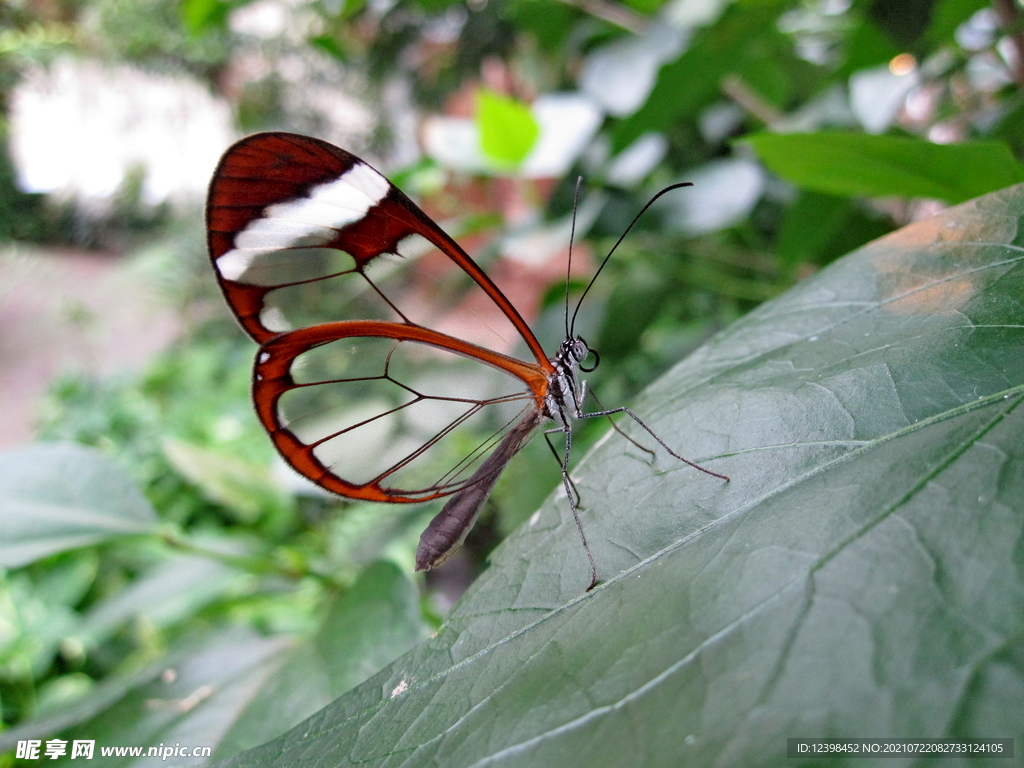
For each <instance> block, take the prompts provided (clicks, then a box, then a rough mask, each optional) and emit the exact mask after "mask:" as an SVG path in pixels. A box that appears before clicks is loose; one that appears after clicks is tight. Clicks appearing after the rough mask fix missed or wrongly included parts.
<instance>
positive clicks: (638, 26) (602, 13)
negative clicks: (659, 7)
mask: <svg viewBox="0 0 1024 768" xmlns="http://www.w3.org/2000/svg"><path fill="white" fill-rule="evenodd" d="M562 2H563V3H565V4H566V5H572V6H575V7H576V8H579V9H580V10H581V11H583V12H584V13H589V14H590V15H591V16H595V17H597V18H599V19H603V20H604V21H607V22H608V23H609V24H614V25H615V26H617V27H621V28H622V29H624V30H626V31H627V32H632V33H634V34H636V35H639V34H640V33H641V32H643V31H644V30H645V29H647V27H648V26H649V24H650V22H649V21H648V19H647V17H646V16H642V15H641V14H639V13H637V12H636V11H632V10H630V9H629V8H626V7H625V6H622V5H619V4H618V3H613V2H608V0H562Z"/></svg>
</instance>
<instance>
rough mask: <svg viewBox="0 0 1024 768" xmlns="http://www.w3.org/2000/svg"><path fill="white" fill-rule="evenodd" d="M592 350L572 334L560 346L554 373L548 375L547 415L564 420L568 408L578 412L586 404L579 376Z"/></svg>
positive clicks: (545, 401) (555, 358) (554, 358)
mask: <svg viewBox="0 0 1024 768" xmlns="http://www.w3.org/2000/svg"><path fill="white" fill-rule="evenodd" d="M589 354H590V347H588V346H587V342H585V341H584V340H583V339H582V338H580V337H579V336H577V337H576V338H575V339H572V338H569V339H566V340H565V341H563V342H562V343H561V344H560V345H559V346H558V352H556V353H555V356H554V357H553V358H551V365H552V367H554V369H555V370H554V373H552V374H551V376H550V377H549V379H548V393H547V396H546V397H545V398H544V411H545V415H546V416H548V417H549V418H551V419H554V420H555V421H556V422H560V423H561V422H564V420H565V419H564V414H565V411H566V410H568V411H570V412H572V413H577V412H578V411H579V408H580V407H582V405H583V402H582V400H583V383H582V382H581V381H580V378H579V368H580V363H581V362H582V361H583V360H585V359H586V357H587V355H589Z"/></svg>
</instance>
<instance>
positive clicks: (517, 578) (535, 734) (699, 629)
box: [224, 185, 1024, 768]
mask: <svg viewBox="0 0 1024 768" xmlns="http://www.w3.org/2000/svg"><path fill="white" fill-rule="evenodd" d="M1022 223H1024V185H1022V186H1018V187H1014V188H1011V189H1009V190H1005V191H1003V192H1000V193H996V194H993V195H990V196H988V197H986V198H982V199H980V200H978V201H974V202H972V203H970V204H966V205H963V206H961V207H959V208H955V209H952V210H949V211H947V212H946V213H944V214H943V215H941V216H939V217H937V218H934V219H930V220H927V221H922V222H919V223H916V224H914V225H911V226H909V227H906V228H905V229H903V230H900V231H899V232H896V233H893V234H892V235H889V236H887V237H885V238H883V239H881V240H877V241H875V242H873V243H870V244H868V245H867V246H865V247H863V248H861V249H859V250H858V251H856V252H854V253H852V254H850V255H849V256H847V257H846V258H844V259H842V260H840V261H839V262H836V263H835V264H834V265H832V266H831V267H829V268H828V269H826V270H823V271H822V272H821V273H819V274H818V275H817V276H816V277H814V278H812V279H810V280H808V281H806V282H804V283H802V284H800V285H799V286H797V287H796V288H795V289H794V290H792V291H790V292H789V293H787V294H786V295H784V296H783V297H781V298H779V299H777V300H774V301H771V302H769V303H767V304H765V305H763V306H762V307H761V308H759V309H758V310H757V311H755V312H753V313H751V314H750V315H749V316H748V317H746V318H744V319H743V320H742V321H740V322H738V323H736V324H735V325H734V326H732V327H731V328H730V329H729V330H727V331H726V332H725V333H723V334H722V335H720V336H719V337H718V338H716V339H715V340H714V341H712V342H711V343H709V344H708V345H706V346H705V347H703V348H702V349H701V350H700V351H698V352H697V353H696V354H695V355H693V356H692V357H691V358H689V359H688V360H686V361H685V362H684V363H682V364H681V365H679V366H678V367H677V368H675V369H674V370H673V371H672V372H671V373H670V374H669V375H667V376H665V377H664V378H663V379H661V380H660V381H658V382H657V383H656V384H655V385H654V386H653V387H651V388H650V389H649V390H648V392H647V393H646V394H645V396H644V398H643V400H642V402H640V403H639V404H638V405H637V410H638V411H639V413H640V414H641V415H642V416H643V417H644V418H645V419H647V421H648V423H649V424H650V425H651V426H652V427H653V428H655V429H656V430H657V431H658V432H659V433H660V434H661V435H663V436H665V437H667V438H668V439H669V440H671V442H672V443H673V444H674V445H676V446H677V447H678V448H679V449H682V450H685V451H686V452H687V453H688V454H689V455H690V456H693V457H695V458H699V459H701V460H702V461H703V462H705V463H706V464H707V465H708V466H709V467H710V468H713V469H715V470H716V471H722V472H725V473H727V474H729V475H730V476H731V477H732V480H731V482H729V483H727V484H726V483H723V482H721V481H718V480H716V479H714V478H711V477H707V476H704V475H701V474H699V473H697V472H695V471H694V470H692V469H690V468H687V467H685V466H680V465H678V464H676V463H673V462H671V461H669V460H667V459H666V458H665V457H664V456H659V458H658V460H657V464H656V466H653V467H652V466H651V465H650V464H649V463H647V461H646V460H645V459H644V456H643V454H642V453H641V452H640V451H638V450H636V449H635V448H634V447H632V446H631V445H630V444H629V443H627V442H626V441H624V440H622V439H620V438H618V437H617V436H616V435H614V434H610V437H609V439H607V440H605V441H603V442H602V443H600V444H599V445H598V447H597V448H596V449H595V450H594V451H593V452H592V453H591V454H590V455H589V456H588V457H587V458H586V460H585V461H584V462H583V464H582V465H581V466H580V468H579V470H578V473H577V474H576V477H577V480H576V482H577V485H578V486H579V489H580V492H581V494H582V497H583V500H584V503H585V505H586V507H585V509H584V511H583V513H582V520H583V525H584V527H585V529H586V533H587V536H588V539H589V541H590V543H591V546H592V548H593V551H594V556H595V558H596V560H597V563H598V568H599V571H600V575H601V577H602V578H603V579H604V583H602V584H601V585H599V586H598V587H597V588H596V589H594V590H593V591H592V592H590V593H585V592H584V591H583V590H584V588H585V587H586V584H587V579H588V571H587V565H586V560H585V558H584V555H583V552H582V549H581V547H580V544H579V539H578V537H577V535H576V533H575V530H574V526H573V523H572V520H571V517H570V516H569V512H568V509H567V507H566V503H565V499H564V498H557V499H551V500H549V502H548V503H547V504H546V505H545V506H544V507H543V508H542V509H541V510H540V511H539V512H538V513H537V514H536V515H535V516H534V518H533V519H531V521H530V522H529V523H527V524H526V525H524V526H523V527H522V528H521V529H520V530H519V531H518V532H517V534H516V535H514V536H512V537H511V538H510V539H508V540H507V541H506V542H505V543H504V544H503V546H502V547H501V548H499V550H498V551H497V552H496V553H495V555H494V557H493V562H492V565H491V567H490V568H489V570H487V571H486V572H485V573H484V575H483V576H482V578H481V579H479V580H478V582H477V583H476V584H475V585H474V587H473V588H472V589H471V590H470V592H469V593H467V595H466V596H465V598H464V599H463V600H462V601H461V602H460V604H459V605H458V606H457V607H456V608H455V609H454V610H453V612H452V615H451V616H450V618H449V620H448V623H447V624H446V625H445V626H444V627H443V628H442V630H441V631H440V633H439V634H438V635H437V636H436V637H434V638H432V639H431V640H428V641H427V642H425V643H424V644H422V645H421V646H419V647H418V648H416V649H415V650H414V651H412V652H411V653H409V654H408V655H406V656H404V657H403V658H401V659H399V660H398V661H396V662H395V663H394V664H392V665H391V666H390V667H389V668H388V669H386V670H384V671H383V672H381V673H380V674H379V675H377V676H375V677H374V678H371V679H370V680H369V681H367V682H366V683H365V684H363V685H362V686H360V687H358V688H356V689H355V690H354V691H352V692H350V693H349V694H347V695H345V696H343V697H342V698H341V699H339V700H338V701H336V702H334V703H333V704H331V705H330V706H329V707H327V708H325V709H323V710H322V711H320V712H319V713H318V714H316V715H315V716H313V717H312V718H310V719H309V720H307V721H306V722H304V723H303V724H302V725H301V726H299V727H297V728H295V729H294V730H292V731H291V732H289V733H287V734H285V735H284V736H282V737H280V738H278V739H275V740H273V741H271V742H269V743H268V744H266V745H264V746H263V747H260V748H257V749H255V750H252V751H250V752H247V753H244V754H242V755H239V756H238V757H236V758H234V759H233V760H230V761H228V762H227V763H224V765H230V766H253V767H255V766H288V767H289V768H305V767H308V766H346V765H359V766H398V765H401V766H425V765H444V766H446V767H448V768H455V767H457V766H483V765H487V766H550V765H558V766H563V767H566V766H588V768H593V767H594V766H623V765H642V766H645V767H650V766H673V767H675V766H686V765H693V766H708V765H719V766H744V767H749V766H779V765H782V764H783V762H784V760H785V757H784V756H785V750H786V738H787V737H797V736H803V737H812V736H813V737H850V736H876V737H884V736H904V737H925V736H928V737H935V736H957V737H970V736H1004V737H1006V736H1010V737H1017V738H1018V739H1020V738H1024V726H1022V724H1024V720H1022V719H1021V717H1020V702H1021V701H1022V697H1024V408H1021V407H1020V406H1021V403H1022V402H1024V304H1022V301H1024V232H1022V230H1021V224H1022ZM627 428H628V429H629V430H630V432H631V433H632V434H634V435H638V439H641V440H642V439H643V436H642V434H641V433H640V432H639V430H637V429H635V428H632V427H629V426H628V425H627ZM1018 743H1021V742H1018ZM838 762H839V761H838V760H837V761H835V763H836V764H838ZM809 764H810V763H809ZM814 764H815V765H823V764H827V761H818V762H815V763H814ZM928 764H929V765H930V766H941V765H949V764H952V761H949V760H945V759H943V758H937V759H933V760H931V759H930V760H929V763H928Z"/></svg>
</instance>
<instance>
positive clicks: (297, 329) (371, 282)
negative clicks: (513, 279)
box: [206, 133, 728, 590]
mask: <svg viewBox="0 0 1024 768" xmlns="http://www.w3.org/2000/svg"><path fill="white" fill-rule="evenodd" d="M675 186H683V185H675ZM672 188H674V187H670V188H668V189H672ZM668 189H665V190H662V192H661V193H659V195H660V194H663V193H664V192H667V191H668ZM651 202H653V200H652V201H651ZM648 205H650V203H648ZM645 210H646V206H645ZM641 213H643V211H641ZM638 216H639V214H638ZM634 221H635V220H634ZM206 224H207V234H208V243H209V250H210V259H211V261H212V263H213V268H214V271H215V273H216V275H217V280H218V282H219V283H220V287H221V290H222V291H223V293H224V297H225V298H226V299H227V303H228V306H229V307H230V308H231V311H232V312H233V313H234V315H235V317H236V318H237V319H238V322H239V323H240V324H241V326H242V328H243V329H244V330H245V331H246V333H248V334H249V336H251V337H252V338H253V340H255V341H256V342H257V343H258V344H259V345H260V347H259V350H258V352H257V354H256V361H255V367H254V370H253V400H254V402H255V406H256V413H257V415H258V416H259V419H260V421H261V422H262V424H263V426H264V427H265V428H266V430H267V432H268V433H269V434H270V437H271V440H273V442H274V445H275V446H276V448H277V450H278V451H279V452H280V454H281V456H282V457H283V458H284V459H285V461H287V462H288V463H289V464H290V465H291V466H292V467H293V468H294V469H295V470H296V471H297V472H299V473H300V474H302V475H304V476H306V477H307V478H309V479H310V480H312V481H313V482H314V483H316V484H317V485H319V486H321V487H322V488H324V489H326V490H328V491H332V492H333V493H336V494H338V495H340V496H344V497H347V498H350V499H363V500H368V501H381V502H399V503H402V502H422V501H428V500H431V499H437V498H440V497H450V498H449V499H448V501H447V503H446V504H445V505H444V508H443V509H442V510H441V512H440V513H439V514H438V515H437V516H436V517H435V518H434V519H433V520H432V521H431V522H430V524H429V525H428V526H427V528H426V530H425V531H424V532H423V535H422V537H421V539H420V544H419V548H418V550H417V553H416V569H417V570H426V569H429V568H433V567H435V566H437V565H440V564H441V563H442V562H444V560H445V559H447V558H448V556H449V555H451V553H452V552H453V551H454V550H455V549H457V548H458V547H459V545H460V544H461V543H462V542H463V540H464V539H465V537H466V534H467V533H468V532H469V529H470V528H471V527H472V526H473V523H474V522H475V521H476V518H477V516H478V514H479V512H480V508H481V506H482V505H483V503H484V501H485V500H486V499H487V497H488V496H489V494H490V493H491V491H492V489H493V488H494V485H495V483H496V482H497V480H498V477H499V476H500V475H501V473H502V471H503V470H504V468H505V466H506V465H507V464H508V462H509V461H510V460H511V459H512V457H513V456H515V454H516V453H517V452H519V451H520V450H521V449H522V448H523V446H524V445H525V444H526V443H527V442H528V441H529V439H530V438H531V437H532V436H533V434H534V433H535V432H537V431H538V429H539V428H540V427H541V425H542V424H544V423H546V422H548V421H552V422H554V426H553V427H551V428H549V429H546V430H545V437H547V435H548V434H549V433H552V432H561V433H563V434H564V436H565V448H564V452H563V454H562V456H561V457H560V459H559V460H560V462H561V471H562V480H563V484H564V485H565V489H566V493H567V495H568V497H569V504H570V507H571V509H572V514H573V518H574V520H575V523H576V527H577V530H578V531H579V534H580V537H581V539H582V541H583V546H584V548H585V550H586V553H587V558H588V560H589V563H590V576H591V581H590V586H589V587H588V588H587V589H588V590H589V589H592V588H593V587H594V586H595V585H596V584H597V567H596V565H595V563H594V558H593V555H592V554H591V552H590V548H589V547H588V546H587V543H586V537H585V536H584V534H583V528H582V526H581V524H580V519H579V513H578V510H577V507H578V495H577V494H576V493H575V489H574V487H573V486H572V482H571V480H570V479H569V451H570V447H571V442H572V440H571V437H572V426H571V419H572V418H590V417H595V416H611V415H613V414H616V413H626V414H627V415H629V416H630V417H631V418H633V420H635V421H636V422H637V423H638V424H639V425H640V426H641V427H643V428H644V429H645V430H646V431H647V432H648V433H649V434H650V435H651V436H652V437H653V438H654V439H655V440H657V442H658V443H659V444H660V445H661V446H662V447H663V448H664V449H665V450H666V451H668V452H669V453H670V454H671V455H672V456H674V457H675V458H677V459H679V460H680V461H683V462H685V463H687V464H689V465H690V466H693V467H695V468H697V469H699V470H701V471H702V472H705V473H707V474H710V475H713V476H715V477H718V478H721V479H723V480H728V478H727V477H725V476H724V475H720V474H718V473H715V472H712V471H710V470H708V469H705V468H703V467H700V466H698V465H696V464H694V463H693V462H691V461H688V460H687V459H684V458H683V457H682V456H680V455H678V454H677V453H675V452H674V451H672V450H671V449H670V448H669V447H668V446H667V445H666V444H665V443H664V442H663V441H662V440H661V439H660V438H659V437H658V436H657V435H655V434H654V432H653V431H651V429H650V428H648V427H647V425H646V424H644V423H643V422H642V421H641V420H640V419H639V418H638V417H637V416H636V415H635V414H634V413H633V412H632V411H630V410H629V409H628V408H624V407H622V408H613V409H604V408H601V410H599V411H596V412H591V413H586V412H585V411H584V410H583V405H584V400H585V398H586V396H587V388H586V383H585V382H584V381H582V380H581V379H580V378H579V372H580V371H584V372H589V371H592V370H594V368H595V367H596V365H597V362H598V357H597V353H596V352H595V351H594V350H591V349H590V348H589V347H588V346H587V343H586V342H585V341H584V340H583V339H582V338H581V337H580V336H578V335H576V336H574V335H573V325H574V323H575V319H576V313H575V312H574V313H573V317H572V321H571V322H570V320H569V312H568V288H567V298H566V323H565V325H566V338H565V341H563V342H562V343H561V345H560V346H559V348H558V351H557V352H556V353H555V355H554V356H553V357H550V358H549V357H548V356H547V355H546V354H545V353H544V350H543V349H542V348H541V345H540V342H539V341H538V340H537V337H536V336H535V335H534V334H533V332H532V331H531V330H530V328H529V326H528V325H527V323H526V321H525V320H524V319H523V317H522V316H521V315H520V314H519V312H518V311H517V310H516V308H515V307H514V306H513V305H512V303H511V302H510V301H509V300H508V298H506V296H505V294H504V293H502V291H501V290H499V289H498V287H497V286H496V285H495V284H494V282H493V281H492V280H491V279H490V278H489V277H488V276H487V275H486V274H485V273H484V272H483V271H482V270H481V268H480V267H479V266H478V265H477V264H476V262H475V261H473V259H471V258H470V257H469V256H468V255H467V253H466V252H465V251H464V250H463V249H462V248H461V247H460V246H459V245H458V244H457V243H456V242H455V241H454V240H453V239H452V238H451V237H449V236H448V235H447V234H446V233H445V232H444V231H443V230H442V229H441V228H440V227H439V226H438V225H437V224H436V223H434V221H433V220H432V219H431V218H430V217H429V216H427V215H426V214H425V213H424V212H423V211H422V210H420V208H419V207H418V206H417V205H416V204H415V203H413V202H412V200H410V199H409V198H408V197H407V196H406V195H405V194H404V193H402V192H401V191H400V190H399V189H398V188H397V187H395V186H394V185H393V184H391V183H390V182H389V181H388V180H387V179H385V178H384V177H383V176H382V175H381V174H380V173H378V172H377V171H376V170H374V169H373V168H371V167H370V166H369V165H367V164H366V163H364V162H363V161H362V160H360V159H359V158H357V157H356V156H354V155H352V154H350V153H348V152H346V151H345V150H343V149H339V148H337V147H335V146H332V145H331V144H328V143H327V142H324V141H320V140H319V139H314V138H309V137H306V136H300V135H296V134H289V133H261V134H256V135H253V136H249V137H247V138H244V139H242V140H241V141H239V142H237V143H236V144H234V145H233V146H231V147H230V148H229V149H228V150H227V151H226V152H225V153H224V156H223V157H222V158H221V160H220V163H219V164H218V166H217V169H216V171H215V172H214V175H213V179H212V181H211V182H210V190H209V195H208V199H207V208H206ZM631 226H632V225H631ZM627 232H628V229H627ZM623 237H625V233H624V234H623ZM620 242H621V238H620ZM616 245H617V244H616ZM434 249H436V251H435V250H434ZM424 250H429V251H433V252H434V254H435V255H436V254H437V253H438V252H439V253H440V254H441V256H440V257H439V258H440V259H441V260H442V262H443V263H441V264H440V266H441V267H442V268H441V269H437V267H438V262H437V260H436V259H435V260H434V262H432V264H433V267H431V262H429V260H428V259H427V257H423V258H421V259H420V260H418V261H417V262H416V264H415V265H414V266H415V267H417V268H419V271H420V273H421V274H420V277H421V278H423V276H424V273H425V274H426V276H427V277H428V278H429V277H430V275H431V274H432V273H433V274H436V276H437V280H436V281H434V282H436V283H441V284H451V285H449V286H448V287H452V290H451V291H450V292H448V293H447V294H446V295H445V296H444V297H443V298H442V299H441V301H440V303H441V304H442V305H446V306H445V307H444V308H445V309H451V308H452V307H454V306H458V307H460V308H461V309H463V310H465V311H462V312H459V313H455V314H454V315H453V314H452V313H446V312H443V311H442V312H439V311H438V304H439V300H438V298H439V297H438V296H437V295H429V294H430V293H431V292H432V291H433V288H434V285H433V283H432V282H431V281H430V280H429V279H427V280H423V279H420V280H418V281H414V282H412V283H410V282H409V281H408V280H406V279H405V278H404V277H403V276H402V275H400V274H397V272H396V269H395V268H396V266H400V265H401V262H402V261H403V260H405V261H409V259H405V258H404V257H403V256H401V255H400V254H403V253H404V254H406V255H407V256H408V255H409V254H412V253H414V252H422V251H424ZM614 250H615V249H614V248H613V249H612V252H614ZM610 256H611V252H609V254H608V256H607V257H605V260H604V262H602V264H601V267H600V268H599V269H598V270H597V272H598V273H599V272H600V270H601V268H603V267H604V264H606V263H607V261H608V258H609V257H610ZM453 275H454V278H455V279H453ZM596 276H597V274H596V273H595V275H594V277H595V278H596ZM458 278H461V280H462V282H463V283H465V285H457V283H458V282H459V280H458ZM424 283H425V284H426V286H427V287H426V289H425V288H424ZM590 285H593V280H592V281H591V283H590ZM587 290H589V286H588V288H587ZM585 295H586V291H584V296H585ZM582 299H583V297H581V298H580V302H582ZM576 311H577V312H578V311H579V304H577V307H576ZM338 316H342V317H345V316H348V317H352V316H355V317H358V318H359V319H348V320H344V319H342V320H338V319H333V318H336V317H338ZM453 316H459V317H462V318H466V317H469V318H472V321H471V322H468V323H467V322H466V321H465V320H462V321H461V322H456V323H454V324H453V321H452V317H453ZM516 345H518V346H519V347H522V348H524V349H525V350H526V356H527V357H528V358H529V359H522V358H521V357H517V356H515V355H514V354H512V353H511V350H510V348H511V347H514V346H516ZM591 357H592V358H593V360H594V362H593V364H592V365H591V366H590V367H585V366H584V362H585V361H586V360H587V359H588V358H591ZM460 363H461V364H462V365H460ZM488 370H490V371H491V372H497V373H496V374H495V375H493V376H487V375H484V374H485V372H487V371H488ZM439 371H440V372H442V373H440V374H439V373H438V372H439ZM444 371H448V372H447V373H444ZM613 426H614V425H613ZM463 428H471V432H470V433H471V434H477V435H479V434H485V435H487V437H485V438H484V439H482V440H479V441H476V442H471V443H466V442H465V441H466V437H465V434H466V432H465V431H464V429H463ZM549 445H550V442H549ZM637 445H639V444H637ZM639 447H640V448H642V449H643V450H645V451H647V452H648V453H652V454H653V451H650V449H647V448H644V447H643V446H639ZM460 451H461V453H460ZM552 451H555V449H554V447H553V446H552ZM555 453H556V456H557V455H558V454H557V451H555ZM453 456H456V457H458V458H455V459H452V458H451V457H453Z"/></svg>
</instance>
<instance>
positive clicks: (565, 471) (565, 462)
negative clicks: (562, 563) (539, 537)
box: [545, 412, 597, 592]
mask: <svg viewBox="0 0 1024 768" xmlns="http://www.w3.org/2000/svg"><path fill="white" fill-rule="evenodd" d="M559 417H560V418H559V421H561V422H562V425H561V426H560V427H556V428H555V429H551V430H548V432H564V433H565V452H564V453H563V455H562V485H564V486H565V493H566V495H567V496H568V497H569V509H570V510H571V511H572V519H573V521H575V523H576V531H577V533H579V535H580V541H582V542H583V551H584V552H586V553H587V560H588V561H589V562H590V586H589V587H587V592H589V591H590V590H592V589H593V588H594V587H596V586H597V564H596V563H594V555H593V554H592V553H591V552H590V545H589V544H587V537H586V535H585V534H584V533H583V524H582V523H581V522H580V515H579V511H578V509H577V506H576V499H575V498H574V497H573V495H572V489H573V483H572V480H570V479H569V454H570V452H571V450H572V427H571V426H570V424H569V422H568V420H567V419H566V418H565V415H564V414H563V413H561V412H559ZM546 434H547V433H545V435H546Z"/></svg>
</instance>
